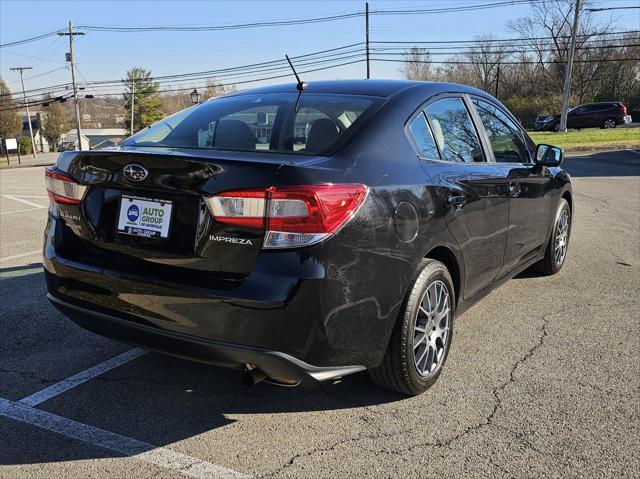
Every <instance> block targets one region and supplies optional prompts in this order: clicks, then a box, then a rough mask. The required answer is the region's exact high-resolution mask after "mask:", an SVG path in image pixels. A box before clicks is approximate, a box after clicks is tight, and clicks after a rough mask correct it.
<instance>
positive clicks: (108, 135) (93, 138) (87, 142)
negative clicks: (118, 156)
mask: <svg viewBox="0 0 640 479" xmlns="http://www.w3.org/2000/svg"><path fill="white" fill-rule="evenodd" d="M127 133H128V132H127V130H125V129H124V128H83V129H82V136H83V138H82V147H83V148H82V149H93V148H94V147H96V146H97V145H99V144H100V143H102V142H104V141H107V140H111V139H114V138H126V137H127V136H128V134H127ZM61 141H63V142H73V143H74V144H76V145H77V144H78V135H77V134H76V130H75V129H73V130H69V131H68V132H67V133H65V134H64V135H62V137H61Z"/></svg>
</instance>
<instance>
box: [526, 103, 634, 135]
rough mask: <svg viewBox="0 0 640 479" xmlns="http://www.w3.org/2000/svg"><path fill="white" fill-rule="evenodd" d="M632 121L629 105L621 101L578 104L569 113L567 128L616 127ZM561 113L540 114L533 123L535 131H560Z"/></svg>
mask: <svg viewBox="0 0 640 479" xmlns="http://www.w3.org/2000/svg"><path fill="white" fill-rule="evenodd" d="M628 123H631V115H629V114H628V112H627V107H626V106H625V105H624V103H620V102H619V101H611V102H602V103H587V104H584V105H578V106H577V107H575V108H572V109H571V110H569V113H568V114H567V128H574V129H578V130H579V129H580V128H615V127H616V126H618V125H624V124H628ZM559 128H560V115H540V116H538V117H537V118H536V121H535V123H534V125H533V129H534V130H535V131H558V129H559Z"/></svg>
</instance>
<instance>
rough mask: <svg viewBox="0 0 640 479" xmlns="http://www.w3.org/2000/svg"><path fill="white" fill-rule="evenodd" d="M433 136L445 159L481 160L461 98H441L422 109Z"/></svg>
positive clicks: (476, 135)
mask: <svg viewBox="0 0 640 479" xmlns="http://www.w3.org/2000/svg"><path fill="white" fill-rule="evenodd" d="M425 111H426V114H427V117H428V118H429V123H430V124H431V128H432V130H433V136H434V138H435V140H436V143H437V144H438V147H439V148H440V152H441V153H442V156H443V157H444V159H445V160H448V161H456V162H464V163H471V162H479V161H484V156H483V154H482V147H481V146H480V140H479V139H478V134H477V132H476V129H475V127H474V126H473V122H472V121H471V117H470V116H469V112H468V111H467V108H466V107H465V105H464V102H463V101H462V98H445V99H443V100H438V101H436V102H434V103H432V104H431V105H429V106H428V107H427V108H426V110H425Z"/></svg>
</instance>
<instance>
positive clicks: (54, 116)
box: [42, 95, 69, 148]
mask: <svg viewBox="0 0 640 479" xmlns="http://www.w3.org/2000/svg"><path fill="white" fill-rule="evenodd" d="M47 99H51V95H47ZM68 129H69V122H68V119H67V116H66V115H65V113H64V111H63V110H62V107H61V106H60V103H58V102H57V101H51V103H49V106H46V107H44V114H43V115H42V130H43V132H44V136H45V137H46V138H47V140H48V141H49V144H50V145H51V146H53V147H54V148H55V147H56V146H58V142H59V141H60V137H61V136H62V134H63V133H65V132H66V131H67V130H68Z"/></svg>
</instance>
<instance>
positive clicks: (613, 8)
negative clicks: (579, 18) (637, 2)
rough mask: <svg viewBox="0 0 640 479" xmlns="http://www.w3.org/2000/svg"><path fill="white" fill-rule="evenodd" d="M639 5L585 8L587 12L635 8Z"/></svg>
mask: <svg viewBox="0 0 640 479" xmlns="http://www.w3.org/2000/svg"><path fill="white" fill-rule="evenodd" d="M639 8H640V7H630V6H628V7H602V8H585V10H586V11H587V12H605V11H607V10H636V9H639Z"/></svg>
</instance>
